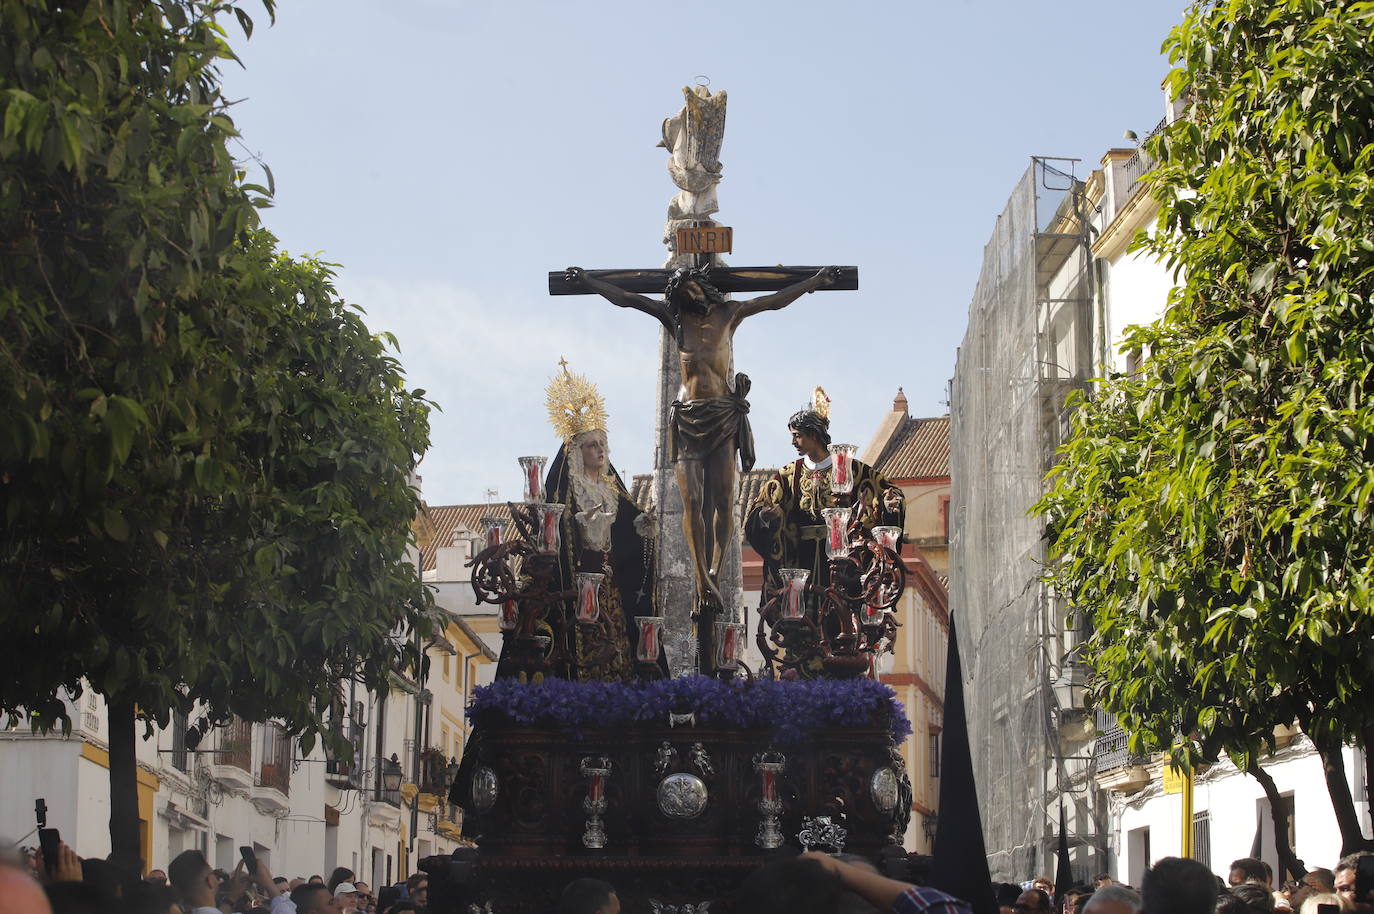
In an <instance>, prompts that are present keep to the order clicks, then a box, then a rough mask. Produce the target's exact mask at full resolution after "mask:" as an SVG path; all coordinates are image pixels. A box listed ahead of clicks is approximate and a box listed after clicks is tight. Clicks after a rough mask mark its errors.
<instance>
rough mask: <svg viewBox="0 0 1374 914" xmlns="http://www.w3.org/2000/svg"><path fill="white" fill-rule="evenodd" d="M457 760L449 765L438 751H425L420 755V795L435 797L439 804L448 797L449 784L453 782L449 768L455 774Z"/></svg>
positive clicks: (441, 752) (447, 760)
mask: <svg viewBox="0 0 1374 914" xmlns="http://www.w3.org/2000/svg"><path fill="white" fill-rule="evenodd" d="M457 764H458V760H457V759H454V760H453V761H452V763H450V761H449V759H447V758H445V757H444V753H443V751H442V750H439V749H425V750H423V751H421V753H420V793H422V794H429V795H430V796H433V797H437V798H438V799H439V800H440V801H441V802H442V801H443V800H444V799H445V798H446V797H447V796H448V788H449V782H450V781H452V780H453V775H452V774H450V768H452V769H453V772H454V773H456V772H457Z"/></svg>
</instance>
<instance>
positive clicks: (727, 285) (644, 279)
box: [549, 267, 859, 295]
mask: <svg viewBox="0 0 1374 914" xmlns="http://www.w3.org/2000/svg"><path fill="white" fill-rule="evenodd" d="M819 269H821V268H820V267H712V268H711V273H710V280H711V285H713V286H715V287H716V288H717V289H719V290H720V291H721V292H727V293H728V292H776V291H778V290H779V289H785V288H787V287H788V286H790V285H792V284H793V283H795V282H800V281H801V280H803V279H806V278H807V277H808V276H813V275H815V273H816V271H817V270H819ZM838 269H839V271H840V273H839V276H838V277H837V278H836V280H835V282H834V284H833V285H830V286H827V287H826V288H825V289H821V290H818V291H830V290H840V291H852V290H854V289H857V288H859V268H858V267H839V268H838ZM587 275H588V276H594V277H596V278H597V279H603V280H605V281H606V282H609V283H612V284H614V285H617V286H619V287H620V288H622V289H624V290H625V291H627V292H638V293H639V294H641V295H653V294H655V293H656V294H659V295H662V294H663V290H664V288H665V287H666V286H667V285H668V279H669V278H670V277H671V276H672V275H673V271H672V270H588V271H587ZM549 294H550V295H591V294H595V293H593V292H592V291H591V290H590V289H587V288H585V287H584V286H583V285H582V284H581V283H579V282H575V281H570V280H569V279H568V278H567V276H566V274H565V273H564V271H563V270H559V271H558V272H556V273H553V272H551V273H549Z"/></svg>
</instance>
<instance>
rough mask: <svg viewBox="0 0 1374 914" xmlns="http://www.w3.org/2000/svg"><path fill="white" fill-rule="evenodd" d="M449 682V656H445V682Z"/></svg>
mask: <svg viewBox="0 0 1374 914" xmlns="http://www.w3.org/2000/svg"><path fill="white" fill-rule="evenodd" d="M448 681H449V666H448V654H447V653H446V654H444V682H448Z"/></svg>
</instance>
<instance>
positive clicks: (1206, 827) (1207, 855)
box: [1191, 812, 1212, 867]
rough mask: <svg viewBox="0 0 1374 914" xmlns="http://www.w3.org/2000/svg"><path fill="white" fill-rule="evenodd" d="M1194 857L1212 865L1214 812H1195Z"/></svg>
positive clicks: (1206, 864) (1204, 864)
mask: <svg viewBox="0 0 1374 914" xmlns="http://www.w3.org/2000/svg"><path fill="white" fill-rule="evenodd" d="M1191 856H1192V858H1193V859H1194V860H1196V861H1197V862H1198V863H1201V864H1202V865H1203V866H1208V867H1210V866H1211V865H1212V814H1211V813H1210V812H1195V813H1193V853H1192V855H1191Z"/></svg>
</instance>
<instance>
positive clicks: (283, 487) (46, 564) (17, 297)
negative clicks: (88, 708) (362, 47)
mask: <svg viewBox="0 0 1374 914" xmlns="http://www.w3.org/2000/svg"><path fill="white" fill-rule="evenodd" d="M265 5H266V7H267V9H268V11H269V13H270V12H271V11H272V2H271V0H265ZM231 13H232V14H233V15H234V16H236V17H237V19H238V21H239V22H240V23H241V25H242V27H243V29H244V30H245V32H249V31H251V28H252V22H251V20H250V19H249V18H248V16H247V15H246V14H245V13H244V12H243V11H242V10H240V9H238V8H236V7H235V5H234V4H232V3H230V2H221V0H159V2H150V0H148V2H125V0H89V2H84V3H83V2H78V3H72V4H62V5H61V6H60V7H59V6H57V5H54V4H51V3H47V2H43V0H0V34H4V35H5V36H6V39H5V48H4V51H3V52H0V125H3V127H2V128H0V258H2V259H0V514H2V515H3V518H4V526H3V528H0V529H3V533H2V534H0V592H3V593H4V594H5V601H6V611H5V616H4V637H3V638H0V708H2V709H4V710H6V711H9V712H11V713H22V714H24V715H27V716H28V717H29V719H30V722H31V724H32V725H33V726H34V727H37V728H48V727H52V726H68V725H69V722H67V721H66V720H65V712H64V705H63V703H62V701H61V700H60V696H61V694H62V692H63V691H64V690H66V691H69V692H72V693H79V690H80V689H81V688H82V683H83V681H84V682H86V683H89V686H90V687H91V688H94V689H95V690H96V691H98V692H100V693H101V694H102V695H104V696H105V697H106V699H107V701H108V703H109V715H110V744H111V745H110V748H111V753H110V754H111V764H110V779H111V824H110V829H111V841H112V846H113V848H114V851H115V853H116V854H117V855H119V857H120V858H121V860H122V863H123V864H124V866H125V867H126V868H128V869H133V868H134V866H135V865H136V863H137V859H138V838H137V835H138V832H137V811H136V780H135V776H136V771H135V761H134V741H135V738H136V732H135V727H136V717H138V716H141V717H142V718H143V719H145V720H146V721H148V722H149V723H151V722H152V721H157V722H158V723H160V724H164V725H165V724H167V723H168V722H169V718H170V714H171V711H172V709H173V708H180V709H183V710H191V709H192V708H200V709H201V710H202V712H203V713H204V714H205V715H206V718H207V719H208V720H211V721H223V720H226V719H227V718H228V717H229V715H231V714H237V715H240V716H242V717H245V718H248V719H251V720H263V719H266V718H269V717H271V718H277V719H280V720H282V721H283V722H284V724H285V725H286V726H287V728H288V729H289V730H291V731H292V732H293V733H296V734H298V735H299V736H300V738H301V741H302V744H303V746H304V748H305V750H306V751H309V748H310V746H311V745H312V744H313V742H314V740H315V738H316V737H317V735H319V734H320V733H321V732H323V721H322V715H323V714H324V713H325V709H326V708H327V707H328V706H329V703H330V699H331V698H332V697H333V695H334V692H335V690H336V689H337V688H338V683H339V681H340V680H341V679H343V678H349V677H351V678H354V679H356V680H357V681H359V682H362V683H363V684H365V685H366V686H367V687H369V688H371V689H374V690H378V691H385V689H386V684H387V675H388V673H389V672H390V671H391V670H392V669H394V668H398V667H404V666H407V665H413V664H414V663H416V662H417V661H418V652H417V650H416V649H415V647H414V643H413V641H410V640H409V639H407V638H406V637H404V633H405V632H407V631H412V630H420V631H425V630H426V629H427V626H428V616H427V610H428V609H429V607H430V606H431V601H430V597H429V594H428V592H427V591H426V590H425V588H424V587H423V585H422V584H421V582H420V580H419V577H418V573H417V571H416V569H415V567H414V566H413V564H412V563H411V562H410V561H408V552H407V549H408V544H409V523H410V521H411V519H412V518H413V517H414V514H415V511H416V509H417V507H418V499H417V495H416V493H415V491H414V489H413V488H411V486H410V484H409V482H410V475H411V472H412V471H413V469H414V467H415V465H416V463H417V461H418V458H419V455H420V454H422V453H423V451H424V449H425V448H426V446H427V445H428V424H427V415H428V404H427V403H426V401H425V399H424V396H423V391H408V390H407V389H406V388H405V386H404V383H403V382H404V379H403V377H402V375H401V372H400V368H399V365H398V364H397V362H396V361H395V359H394V358H392V357H391V356H389V355H388V354H387V351H386V345H385V343H386V341H384V340H383V339H379V338H377V337H375V336H374V335H372V334H371V333H369V332H368V330H367V328H366V327H365V325H364V324H363V322H362V320H361V318H360V316H359V314H358V313H357V312H356V310H354V309H351V308H349V307H348V306H346V305H345V304H344V303H343V302H341V301H340V300H339V297H338V296H337V294H336V293H335V291H334V289H333V288H332V286H331V284H330V278H331V274H330V271H329V268H328V267H327V266H326V265H324V264H321V263H318V262H314V261H311V260H293V259H291V258H289V257H287V256H285V255H284V254H282V253H280V252H278V251H277V250H276V243H275V239H273V238H272V236H271V235H270V234H268V233H267V232H265V231H264V230H262V229H261V228H259V227H258V222H259V220H258V208H259V207H260V206H262V205H264V203H265V201H266V198H267V191H266V190H265V189H263V188H261V187H256V186H253V185H250V184H246V183H244V180H243V176H242V173H241V171H240V169H239V167H238V166H237V165H236V164H235V162H234V160H233V157H232V155H231V154H230V151H229V148H228V143H229V142H230V140H231V139H232V138H233V137H234V136H236V133H235V130H234V126H233V123H232V121H231V120H230V119H229V117H228V116H227V114H226V103H225V100H224V99H223V97H222V96H221V94H220V89H219V84H218V74H217V71H216V66H217V65H219V64H220V63H221V62H223V61H229V60H232V59H233V55H232V52H231V51H230V49H229V47H228V45H227V43H226V41H225V36H224V32H223V30H222V28H221V27H220V25H219V21H220V20H221V19H227V18H228V17H229V15H230V14H231ZM388 341H389V342H390V343H391V344H392V345H394V340H390V339H389V338H388Z"/></svg>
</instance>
